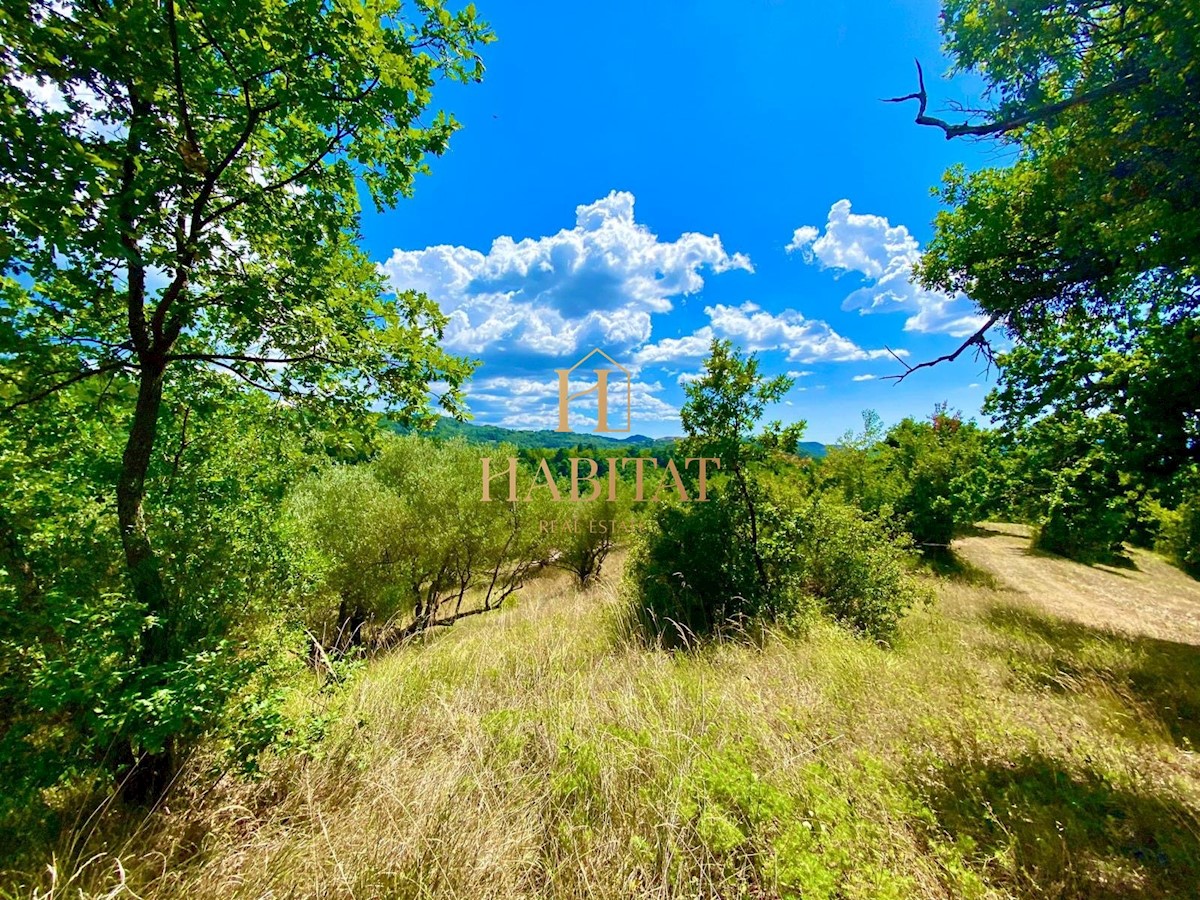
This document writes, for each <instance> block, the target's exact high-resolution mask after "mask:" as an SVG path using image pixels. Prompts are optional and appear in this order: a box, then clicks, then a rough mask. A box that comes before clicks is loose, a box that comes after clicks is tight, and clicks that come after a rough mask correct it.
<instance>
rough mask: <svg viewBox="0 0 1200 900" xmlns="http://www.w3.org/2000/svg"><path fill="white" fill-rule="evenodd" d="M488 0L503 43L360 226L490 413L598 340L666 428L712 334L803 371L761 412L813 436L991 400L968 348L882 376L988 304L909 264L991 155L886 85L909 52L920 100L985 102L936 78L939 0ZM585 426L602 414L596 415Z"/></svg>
mask: <svg viewBox="0 0 1200 900" xmlns="http://www.w3.org/2000/svg"><path fill="white" fill-rule="evenodd" d="M477 6H478V7H479V11H480V14H481V15H482V16H483V17H484V18H485V19H486V20H487V21H489V22H490V23H491V24H492V26H493V28H494V30H495V32H496V34H497V37H498V41H497V42H496V43H495V44H493V45H491V46H489V47H488V48H486V50H485V54H484V59H485V63H486V64H487V75H486V77H485V80H484V82H483V83H482V84H479V85H470V86H467V87H460V86H457V85H447V86H444V87H443V88H442V89H441V90H440V91H439V93H438V94H437V95H436V97H435V101H436V104H437V105H438V106H444V107H445V108H447V109H449V110H450V111H452V112H453V113H454V114H455V116H456V117H457V118H458V119H459V120H460V121H461V122H462V123H463V126H464V127H463V129H462V131H461V132H459V133H458V134H457V135H456V136H455V138H454V139H453V141H452V145H451V149H450V151H449V152H448V153H447V154H446V155H445V156H443V157H442V158H440V159H435V160H433V161H432V170H433V174H432V177H428V178H422V179H420V180H419V181H418V183H417V187H416V194H415V196H414V197H413V199H411V200H408V201H405V202H403V203H402V204H401V205H400V206H399V207H397V208H396V209H394V210H391V211H388V212H386V213H383V214H369V215H368V216H367V217H366V221H365V223H364V236H365V240H366V245H367V249H368V251H369V252H370V253H371V255H372V257H373V258H374V259H376V260H377V261H378V262H379V263H381V264H382V265H383V267H384V269H385V271H386V272H387V273H388V275H389V276H390V278H391V280H392V283H393V284H394V285H395V286H396V287H397V288H399V289H403V288H417V289H420V290H424V291H426V292H427V293H428V294H429V295H430V296H431V297H433V298H434V299H435V300H437V301H438V303H439V304H441V306H442V308H443V309H444V310H445V311H446V312H447V313H448V314H449V316H450V317H451V322H450V327H449V329H448V331H447V345H448V346H449V347H450V348H451V349H453V350H456V351H458V352H461V353H463V354H465V355H469V356H472V357H475V358H478V359H481V360H482V361H483V365H482V367H481V368H480V369H479V371H478V373H477V374H476V377H475V379H474V382H473V384H472V386H471V389H470V391H469V400H470V406H471V409H472V411H473V412H474V414H475V417H476V421H478V422H481V423H488V424H500V425H509V426H512V427H521V428H532V427H554V424H555V422H556V415H557V414H556V403H557V394H556V383H557V382H556V376H555V374H554V370H555V369H558V368H566V367H569V366H570V365H572V364H573V363H574V361H575V360H576V359H578V358H579V357H581V356H583V355H584V354H586V353H587V352H588V351H589V350H591V349H592V348H593V347H597V346H598V347H602V348H603V349H605V350H606V351H608V352H609V353H611V354H612V355H613V356H614V357H616V358H617V359H618V360H620V361H622V362H623V363H625V364H626V365H629V366H630V367H631V368H632V369H633V371H634V375H633V381H634V385H633V407H632V420H633V430H634V431H635V432H639V433H642V434H651V435H669V434H678V433H679V431H680V428H679V422H678V418H677V415H678V408H679V406H680V405H681V403H682V402H683V390H682V387H681V385H682V383H683V382H684V381H686V380H687V378H688V377H689V376H692V375H694V374H695V373H696V372H697V371H698V370H699V368H700V362H701V359H702V358H703V355H704V350H705V348H706V347H707V343H708V340H710V339H711V337H713V336H717V337H728V338H731V339H732V340H733V341H734V342H735V343H736V344H738V345H740V346H742V347H744V348H746V349H752V350H755V351H756V352H757V353H758V355H759V357H760V358H761V360H762V363H763V366H764V368H765V370H766V371H768V372H770V373H772V374H773V373H777V372H791V373H803V374H797V375H796V387H795V388H794V389H793V391H792V392H791V393H790V394H789V395H788V397H787V398H786V400H785V401H784V403H783V404H781V405H780V406H779V407H778V408H777V409H776V410H773V411H772V413H771V417H772V418H780V419H783V420H784V421H785V422H786V421H792V420H795V419H801V418H802V419H807V420H808V422H809V428H808V437H809V438H810V439H815V440H823V441H831V440H834V439H836V438H837V437H838V436H839V435H840V434H842V433H843V432H844V431H845V430H846V429H847V428H850V427H853V426H855V425H857V424H858V423H859V421H860V412H861V411H862V410H863V409H865V408H868V407H870V408H874V409H876V410H878V411H879V412H880V414H881V415H882V416H883V418H884V419H885V421H888V422H893V421H896V420H898V419H899V418H901V417H903V416H905V415H917V416H924V415H927V414H928V413H929V412H930V411H931V410H932V407H933V404H934V403H935V402H936V401H940V400H947V401H949V402H950V404H951V405H952V406H955V407H958V408H961V409H962V410H963V411H964V412H966V413H968V414H969V415H976V414H978V411H979V405H980V402H981V401H982V398H983V396H984V394H985V393H986V389H987V386H988V381H987V378H986V377H985V375H984V374H983V365H982V363H976V362H973V361H972V360H970V359H969V358H965V357H964V358H963V359H961V360H960V361H959V362H957V363H954V364H950V365H942V366H939V367H936V368H934V369H932V370H926V371H922V372H919V373H916V374H914V375H913V376H911V377H910V378H908V379H906V380H905V381H904V382H903V383H902V384H899V385H894V384H893V382H891V381H886V380H882V379H881V376H885V375H888V374H895V373H896V372H897V371H899V365H898V364H897V363H896V361H895V360H893V359H891V358H890V357H887V356H886V353H885V352H884V350H883V348H884V347H885V346H888V347H891V348H893V349H895V350H897V351H899V352H902V353H904V352H906V353H907V354H908V356H907V358H908V359H909V360H911V361H914V362H915V361H919V360H923V359H927V358H931V357H933V356H937V355H939V354H941V353H944V352H946V351H947V350H949V349H953V348H954V347H956V346H957V345H958V343H959V342H960V341H961V337H960V336H961V335H963V334H964V333H969V331H970V330H971V326H972V323H973V322H974V321H975V319H974V316H975V315H976V311H975V310H974V309H973V308H972V305H971V303H970V302H969V301H968V300H967V299H966V298H962V297H943V296H938V295H934V294H930V293H928V292H925V291H922V290H921V289H920V288H918V287H916V286H914V285H912V284H911V283H910V281H909V279H908V277H907V276H908V271H909V268H910V266H911V262H912V260H913V259H915V258H916V257H917V255H918V254H919V250H920V247H921V246H923V244H924V242H925V241H926V240H928V238H929V236H930V223H931V221H932V219H933V217H934V215H935V213H936V211H937V208H938V201H937V200H936V198H934V197H933V196H931V193H930V188H931V187H932V186H934V185H936V184H937V183H938V182H939V181H940V178H941V174H942V172H943V171H944V170H945V169H946V168H947V167H948V166H949V165H951V164H953V163H956V162H963V163H965V164H966V165H967V166H968V167H978V166H980V165H986V164H988V163H989V162H992V161H993V160H994V151H992V150H990V149H989V148H988V147H986V146H981V145H978V144H970V143H965V142H950V141H946V140H945V139H944V138H943V137H942V135H941V133H940V132H938V131H936V130H933V129H927V128H919V127H917V126H916V125H914V124H913V121H912V119H913V115H914V113H915V109H913V108H912V105H911V104H905V105H892V104H885V103H881V102H879V98H880V97H887V96H894V95H897V94H903V93H907V92H909V91H910V90H912V89H913V88H914V86H915V84H914V82H915V75H914V70H913V62H912V61H913V58H914V57H919V58H920V59H921V60H922V62H923V63H924V64H925V68H926V72H927V73H929V75H930V76H931V77H930V78H929V87H930V94H931V108H934V109H936V108H939V107H942V106H944V104H946V103H948V102H949V101H952V100H960V101H963V100H969V99H971V98H970V97H969V96H967V95H965V94H964V92H965V91H968V90H969V89H970V88H971V83H970V82H969V81H967V80H965V79H956V80H955V81H953V82H950V81H946V80H943V79H939V78H937V77H936V76H937V75H938V74H940V73H942V72H944V71H945V70H946V68H947V61H946V60H945V58H944V57H943V56H942V55H941V52H940V49H939V35H938V32H937V24H938V8H939V7H938V4H937V3H936V2H933V0H890V2H889V0H883V2H874V0H873V2H870V3H866V2H860V3H837V2H832V3H822V4H817V3H801V2H784V0H775V2H770V0H746V2H741V3H737V4H734V3H709V2H697V3H693V2H688V3H682V2H671V3H667V2H658V3H648V2H642V3H632V2H623V0H621V2H617V0H613V2H606V3H593V2H588V3H570V4H567V3H562V4H551V3H542V2H536V3H534V2H526V3H518V2H515V0H479V2H478V3H477ZM582 383H583V382H581V384H582ZM615 402H616V399H615V398H614V403H615ZM573 415H574V412H573ZM572 424H573V427H574V428H575V429H576V430H579V431H587V430H589V429H588V422H587V414H586V410H584V409H581V410H580V415H579V418H578V419H573V420H572Z"/></svg>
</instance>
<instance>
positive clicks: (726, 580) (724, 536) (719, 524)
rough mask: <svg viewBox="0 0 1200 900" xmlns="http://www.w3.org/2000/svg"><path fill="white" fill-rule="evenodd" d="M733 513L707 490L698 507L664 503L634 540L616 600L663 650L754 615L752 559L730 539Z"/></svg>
mask: <svg viewBox="0 0 1200 900" xmlns="http://www.w3.org/2000/svg"><path fill="white" fill-rule="evenodd" d="M736 518H737V508H736V507H735V506H734V505H733V504H732V503H730V502H728V500H727V498H726V495H725V494H724V493H722V492H720V491H718V490H715V489H713V488H710V490H709V499H708V500H707V501H705V502H703V503H688V504H665V505H663V506H660V507H657V508H655V509H654V510H652V511H651V514H650V523H649V527H648V528H646V529H645V530H644V531H643V532H642V533H641V534H640V535H638V537H637V539H636V540H635V541H634V544H633V548H632V550H631V551H630V556H629V560H628V562H627V563H626V567H625V578H624V582H623V593H624V595H625V596H626V597H627V598H629V600H630V602H631V609H632V612H633V616H634V619H635V621H636V625H637V626H638V628H639V630H641V632H642V633H643V634H645V635H647V636H650V637H652V638H653V639H656V640H657V641H659V642H660V643H662V644H664V645H666V646H671V647H674V646H679V645H681V644H686V643H688V642H689V641H690V640H691V639H692V637H693V636H699V637H704V636H708V635H712V634H715V633H718V632H719V631H721V629H722V628H723V627H726V626H729V625H731V624H732V625H736V624H738V623H742V622H745V621H746V620H748V619H750V618H752V617H755V616H757V615H758V614H759V613H760V611H761V610H760V606H761V605H762V603H763V601H764V600H765V598H763V597H761V596H760V595H759V593H758V581H757V578H756V572H755V566H754V559H753V556H752V554H751V551H750V548H749V547H748V545H747V544H746V543H745V542H744V541H739V540H735V539H733V535H734V534H736V533H737V531H738V526H737V522H736Z"/></svg>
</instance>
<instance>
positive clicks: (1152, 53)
mask: <svg viewBox="0 0 1200 900" xmlns="http://www.w3.org/2000/svg"><path fill="white" fill-rule="evenodd" d="M942 33H943V36H944V38H945V46H946V50H947V52H948V53H949V55H950V56H951V58H952V60H953V65H952V72H970V73H973V74H974V75H977V76H979V77H981V78H982V79H983V82H984V92H983V94H984V99H985V102H986V108H984V109H979V110H965V111H963V112H964V113H965V114H967V121H964V122H961V123H949V122H947V121H945V120H943V119H940V118H937V117H934V116H930V115H929V114H928V112H927V106H928V94H927V91H926V87H925V82H924V76H923V73H921V72H920V70H919V69H918V79H919V80H918V90H917V91H916V92H914V93H912V94H909V95H906V96H904V97H897V98H894V99H895V100H896V101H913V100H915V101H916V102H917V103H918V109H919V111H918V116H917V122H918V123H919V124H922V125H926V126H930V127H934V128H938V129H940V130H941V131H942V132H943V133H944V134H945V136H946V137H947V138H964V137H966V138H973V139H986V140H992V141H997V142H999V143H1000V144H1002V145H1004V146H1007V147H1011V148H1012V149H1013V150H1015V152H1016V158H1015V161H1014V162H1013V164H1012V165H1011V166H1008V167H994V168H986V169H983V170H980V171H978V172H974V173H971V174H967V173H966V172H965V171H964V170H963V169H961V168H956V169H954V170H951V172H950V173H948V174H947V176H946V179H945V183H944V186H943V190H942V198H943V200H944V201H945V202H946V204H947V205H948V207H949V208H948V209H947V210H945V211H943V212H941V213H940V214H939V215H938V217H937V221H936V224H935V231H934V237H933V239H932V240H931V241H930V243H929V245H928V247H927V249H926V253H925V255H924V257H923V259H922V261H921V263H920V264H919V266H918V274H919V276H920V279H921V281H922V282H923V283H924V285H925V286H926V287H928V288H931V289H937V290H941V291H946V292H950V293H954V292H959V291H962V292H964V293H966V294H967V295H968V296H969V297H970V298H971V299H972V300H974V301H975V302H976V303H977V304H978V305H979V306H980V307H981V309H982V310H983V311H984V313H985V314H986V315H987V319H986V322H985V324H984V325H983V327H982V328H980V329H979V331H978V332H977V333H975V334H973V335H971V336H969V337H968V338H967V340H966V341H965V342H964V343H963V344H962V345H961V346H960V347H959V349H958V351H957V352H956V353H952V354H947V355H946V356H945V357H943V359H947V358H954V357H955V356H957V355H958V353H961V352H962V351H963V350H965V349H967V348H969V347H980V348H983V349H984V350H985V351H987V350H989V345H988V343H987V339H986V335H987V333H988V331H989V330H990V329H992V328H993V327H995V326H996V325H998V324H1000V325H1004V326H1007V327H1008V328H1009V329H1010V330H1011V332H1012V333H1013V334H1014V335H1015V336H1016V337H1017V338H1018V339H1020V340H1024V339H1025V338H1027V337H1030V336H1034V335H1036V334H1037V333H1038V332H1040V331H1041V330H1042V329H1044V328H1047V327H1051V325H1052V323H1053V321H1054V319H1055V317H1056V316H1058V315H1060V314H1062V313H1063V312H1064V311H1065V310H1068V309H1082V310H1087V311H1090V312H1092V313H1096V312H1097V311H1099V310H1102V309H1106V308H1107V307H1108V305H1109V303H1110V301H1111V299H1112V298H1113V297H1116V296H1119V295H1120V293H1121V291H1122V290H1123V289H1125V288H1128V287H1130V286H1131V285H1133V284H1135V283H1137V282H1138V281H1139V280H1140V279H1142V278H1143V277H1145V276H1146V275H1147V274H1149V273H1158V274H1159V275H1160V276H1165V277H1167V278H1170V279H1174V280H1175V281H1176V283H1177V286H1178V287H1180V288H1181V289H1183V290H1182V292H1181V293H1177V294H1176V295H1175V296H1176V299H1177V300H1178V299H1181V298H1182V297H1184V296H1186V294H1187V293H1188V291H1189V290H1190V291H1191V292H1192V293H1194V290H1195V286H1196V278H1197V269H1196V266H1197V261H1198V260H1197V256H1196V253H1197V249H1196V248H1197V247H1198V246H1200V213H1198V212H1197V211H1198V210H1200V174H1198V173H1200V145H1198V144H1197V142H1196V141H1195V140H1194V127H1195V122H1196V121H1198V120H1200V64H1198V63H1197V62H1196V60H1197V59H1198V58H1200V9H1197V7H1196V6H1195V4H1188V3H1176V2H1170V0H1132V2H1125V3H1065V4H1064V3H1049V2H1045V0H1017V2H1010V0H946V2H945V4H944V9H943V13H942ZM910 371H911V370H910Z"/></svg>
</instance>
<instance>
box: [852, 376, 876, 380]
mask: <svg viewBox="0 0 1200 900" xmlns="http://www.w3.org/2000/svg"><path fill="white" fill-rule="evenodd" d="M850 380H851V381H874V380H875V376H874V375H855V376H854V377H853V378H851V379H850Z"/></svg>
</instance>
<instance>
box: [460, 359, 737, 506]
mask: <svg viewBox="0 0 1200 900" xmlns="http://www.w3.org/2000/svg"><path fill="white" fill-rule="evenodd" d="M597 355H598V356H599V357H600V358H601V359H602V360H605V361H607V362H608V363H610V364H611V365H612V366H613V367H614V368H595V369H593V370H592V371H593V372H595V374H596V381H595V383H594V384H592V385H591V386H590V387H587V388H584V389H582V390H576V391H574V392H572V391H571V383H570V381H571V375H572V374H573V373H574V372H575V371H576V370H578V369H579V368H580V367H581V366H582V365H583V364H584V363H586V362H587V361H588V360H590V359H592V358H593V357H595V356H597ZM598 362H599V360H598ZM601 365H602V363H601ZM614 371H616V372H618V373H619V377H618V379H617V380H618V381H621V380H623V381H624V394H625V427H624V428H610V427H609V416H608V413H609V404H608V401H609V388H610V386H611V382H612V380H611V379H610V378H609V376H610V375H612V374H613V372H614ZM554 372H555V374H556V375H557V376H558V428H557V429H556V430H557V431H560V432H564V431H565V432H569V431H570V430H571V427H570V405H571V401H572V400H578V399H580V398H583V397H590V396H591V395H592V394H595V395H596V428H595V432H594V433H597V434H603V433H607V434H624V433H628V432H629V431H630V430H631V429H632V407H633V379H632V376H631V374H630V371H629V369H627V368H625V366H623V365H621V364H620V363H619V362H617V361H616V360H615V359H613V358H612V357H611V356H609V355H608V354H607V353H605V352H604V351H603V350H601V349H600V348H599V347H597V348H596V349H594V350H592V351H591V352H590V353H588V354H587V355H586V356H584V357H583V359H581V360H579V362H577V363H575V365H573V366H571V367H570V368H569V369H555V370H554ZM505 462H506V465H505V467H504V468H503V469H502V470H500V471H497V472H493V471H492V458H491V457H490V456H485V457H482V458H481V459H480V463H481V466H482V470H483V471H482V476H483V477H482V484H483V494H482V497H481V500H482V501H483V502H484V503H488V502H490V501H492V500H493V499H499V498H498V497H496V498H494V497H493V496H492V483H493V482H494V481H496V480H497V479H505V480H506V481H507V482H508V492H507V493H508V496H507V500H508V502H510V503H516V502H519V501H526V502H528V501H531V500H533V497H534V491H536V490H538V489H545V490H546V491H547V492H549V495H550V499H552V500H555V501H560V500H566V501H568V502H571V503H590V502H593V501H596V500H599V499H601V497H605V498H606V499H607V500H608V501H609V502H616V499H617V482H618V479H619V477H620V476H621V475H623V474H625V473H626V472H628V471H632V474H633V479H634V497H633V499H634V502H636V503H645V502H651V503H653V502H656V501H660V500H663V499H666V498H669V497H670V496H671V495H672V494H674V496H676V497H678V498H679V499H680V500H682V501H685V502H687V501H692V500H707V499H708V475H709V468H708V467H709V465H712V467H713V469H720V468H721V460H720V459H719V458H717V457H715V456H690V457H686V458H685V459H684V461H683V467H684V471H687V469H688V467H689V466H691V465H692V464H693V463H695V464H696V496H694V497H693V496H690V495H689V494H688V491H687V487H686V486H685V485H684V482H683V477H682V475H681V474H680V470H679V466H678V465H677V464H676V462H675V459H674V458H671V457H668V458H667V461H666V465H665V466H660V464H659V461H658V459H656V458H655V457H653V456H610V457H606V458H605V460H604V462H605V476H604V478H603V480H604V482H605V484H602V483H601V475H600V461H599V460H596V459H592V458H591V457H586V456H572V457H569V458H568V462H569V463H570V466H571V470H570V487H569V489H568V490H567V491H566V492H564V491H563V490H562V489H561V488H560V487H559V485H558V482H557V481H556V480H555V477H554V473H553V472H552V471H551V470H550V464H549V462H547V460H546V459H545V458H544V457H543V458H541V459H539V460H538V466H537V470H536V471H535V472H534V473H533V476H532V478H531V479H530V481H529V485H528V489H527V490H526V491H525V492H524V493H523V495H522V493H521V492H519V491H518V475H519V472H520V466H519V463H518V460H517V458H516V457H515V456H510V457H508V459H507V460H506V461H505ZM583 466H586V467H587V471H586V473H585V472H583V471H581V468H582V467H583ZM648 482H650V483H651V484H652V485H653V487H654V491H653V493H652V494H650V496H647V490H646V488H647V486H648ZM605 487H607V491H606V490H605ZM585 488H586V495H585V492H584V489H585ZM664 495H665V496H664Z"/></svg>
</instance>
